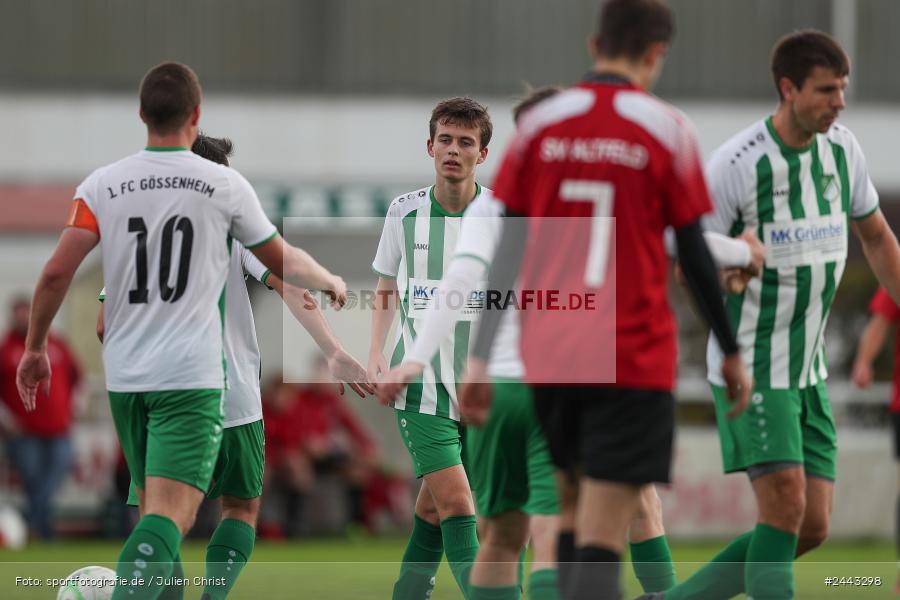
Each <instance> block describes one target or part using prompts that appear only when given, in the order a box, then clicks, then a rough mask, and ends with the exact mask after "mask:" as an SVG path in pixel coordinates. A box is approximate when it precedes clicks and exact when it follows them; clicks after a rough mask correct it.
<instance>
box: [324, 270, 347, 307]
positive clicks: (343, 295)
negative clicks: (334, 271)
mask: <svg viewBox="0 0 900 600" xmlns="http://www.w3.org/2000/svg"><path fill="white" fill-rule="evenodd" d="M322 291H323V292H325V295H326V296H328V299H329V300H330V301H331V307H332V308H333V309H335V310H340V309H341V307H342V306H344V305H345V304H346V303H347V284H346V283H344V280H343V279H342V278H341V277H338V276H337V275H332V276H331V285H329V286H328V288H327V289H324V290H322Z"/></svg>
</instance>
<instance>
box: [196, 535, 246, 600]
mask: <svg viewBox="0 0 900 600" xmlns="http://www.w3.org/2000/svg"><path fill="white" fill-rule="evenodd" d="M255 542H256V530H255V529H253V527H251V526H250V525H249V524H247V523H245V522H244V521H241V520H239V519H222V522H221V523H219V526H218V527H216V530H215V531H214V532H213V534H212V537H211V538H210V539H209V545H208V546H207V547H206V579H207V583H206V586H205V587H204V588H203V596H202V597H203V598H204V600H206V599H207V598H208V599H209V600H222V599H223V598H225V597H226V596H227V595H228V592H229V591H231V588H232V587H234V584H235V582H236V581H237V578H238V575H240V574H241V570H242V569H243V568H244V565H246V564H247V561H248V560H249V559H250V554H251V553H252V552H253V544H254V543H255Z"/></svg>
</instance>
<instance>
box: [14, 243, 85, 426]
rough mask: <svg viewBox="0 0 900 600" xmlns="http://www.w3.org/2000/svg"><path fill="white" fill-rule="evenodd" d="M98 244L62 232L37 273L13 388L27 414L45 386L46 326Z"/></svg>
mask: <svg viewBox="0 0 900 600" xmlns="http://www.w3.org/2000/svg"><path fill="white" fill-rule="evenodd" d="M99 241H100V236H99V235H98V234H96V233H94V232H93V231H89V230H87V229H82V228H79V227H67V228H65V229H64V230H63V232H62V235H61V236H60V237H59V243H58V244H57V245H56V250H55V251H54V252H53V256H51V257H50V260H48V261H47V264H46V265H44V270H43V271H41V276H40V278H39V279H38V283H37V287H36V288H35V290H34V300H33V301H32V303H31V319H30V322H29V324H28V337H27V338H26V340H25V353H24V354H23V355H22V359H21V361H19V369H18V371H17V373H16V386H17V387H18V388H19V395H20V396H21V398H22V402H23V403H24V404H25V408H26V409H28V410H34V403H35V396H36V394H37V389H38V386H39V385H40V383H41V381H43V380H45V379H46V380H47V385H48V386H49V382H50V361H49V359H48V358H47V333H48V331H49V330H50V323H52V322H53V317H55V316H56V313H57V311H58V310H59V307H60V305H61V304H62V301H63V299H64V298H65V297H66V292H67V291H68V289H69V285H70V284H71V283H72V277H73V276H74V275H75V271H77V270H78V266H79V265H80V264H81V261H83V260H84V257H85V256H87V255H88V253H89V252H90V251H91V250H93V248H94V246H96V245H97V243H98V242H99Z"/></svg>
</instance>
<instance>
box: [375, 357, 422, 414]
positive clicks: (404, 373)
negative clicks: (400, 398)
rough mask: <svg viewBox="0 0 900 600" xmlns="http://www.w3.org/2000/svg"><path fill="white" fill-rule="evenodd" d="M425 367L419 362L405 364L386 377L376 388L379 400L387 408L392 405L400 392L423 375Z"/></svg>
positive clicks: (389, 372)
mask: <svg viewBox="0 0 900 600" xmlns="http://www.w3.org/2000/svg"><path fill="white" fill-rule="evenodd" d="M423 370H424V367H423V365H422V364H420V363H417V362H403V363H401V364H399V365H397V366H396V367H394V368H393V369H391V370H390V371H388V372H387V373H385V374H384V375H382V377H381V380H380V381H379V382H378V384H377V385H376V386H375V390H376V393H377V394H378V400H379V401H380V402H381V403H382V404H383V405H385V406H387V405H388V404H390V403H391V401H393V399H394V398H396V397H397V394H399V393H400V390H402V389H403V388H405V387H406V386H407V385H409V384H410V383H411V382H412V381H414V380H415V379H416V377H419V376H420V375H421V374H422V371H423Z"/></svg>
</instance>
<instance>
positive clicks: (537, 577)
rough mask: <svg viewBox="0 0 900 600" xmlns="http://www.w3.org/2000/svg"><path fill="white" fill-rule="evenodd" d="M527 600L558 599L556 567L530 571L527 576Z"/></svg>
mask: <svg viewBox="0 0 900 600" xmlns="http://www.w3.org/2000/svg"><path fill="white" fill-rule="evenodd" d="M528 600H559V572H558V571H557V570H556V569H541V570H540V571H532V573H531V577H529V578H528Z"/></svg>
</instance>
